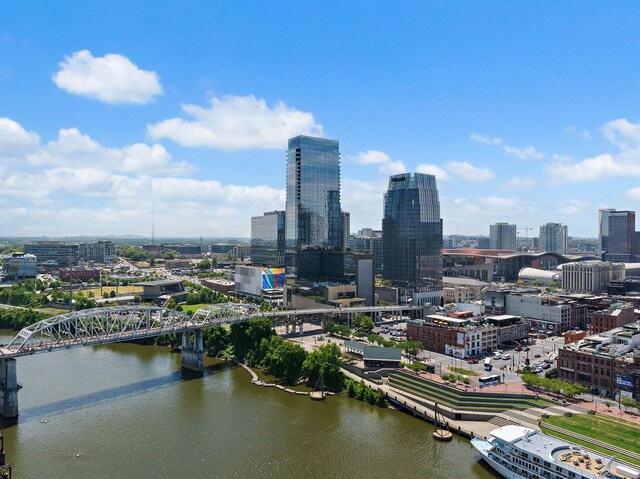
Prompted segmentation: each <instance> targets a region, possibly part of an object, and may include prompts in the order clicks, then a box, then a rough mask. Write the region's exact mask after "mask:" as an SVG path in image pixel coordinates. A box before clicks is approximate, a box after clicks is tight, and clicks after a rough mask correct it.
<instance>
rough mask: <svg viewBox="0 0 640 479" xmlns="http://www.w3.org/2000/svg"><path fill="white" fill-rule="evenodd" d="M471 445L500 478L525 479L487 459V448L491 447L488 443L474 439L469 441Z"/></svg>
mask: <svg viewBox="0 0 640 479" xmlns="http://www.w3.org/2000/svg"><path fill="white" fill-rule="evenodd" d="M471 445H472V446H473V447H474V448H475V449H476V450H477V451H478V452H479V453H480V454H481V455H482V458H483V459H484V460H485V461H487V463H488V464H489V465H490V466H491V467H492V468H493V469H494V470H495V471H496V472H497V473H498V474H500V475H501V476H502V477H506V478H507V479H526V478H525V477H524V476H521V475H520V474H518V473H516V472H514V471H510V470H509V469H507V468H506V467H504V466H503V465H502V464H498V463H497V462H496V461H494V460H493V459H491V458H490V457H489V447H491V444H490V443H489V441H485V440H483V439H478V438H474V439H472V440H471Z"/></svg>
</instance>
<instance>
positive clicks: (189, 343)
mask: <svg viewBox="0 0 640 479" xmlns="http://www.w3.org/2000/svg"><path fill="white" fill-rule="evenodd" d="M180 360H181V366H182V369H188V370H189V371H193V372H196V373H202V372H204V346H203V343H202V330H201V329H196V330H195V331H185V332H184V333H182V351H181V354H180Z"/></svg>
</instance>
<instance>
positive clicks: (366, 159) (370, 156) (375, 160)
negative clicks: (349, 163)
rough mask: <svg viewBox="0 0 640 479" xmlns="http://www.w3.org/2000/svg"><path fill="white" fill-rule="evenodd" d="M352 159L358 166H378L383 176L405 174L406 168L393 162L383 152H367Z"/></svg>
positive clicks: (395, 161) (401, 163)
mask: <svg viewBox="0 0 640 479" xmlns="http://www.w3.org/2000/svg"><path fill="white" fill-rule="evenodd" d="M353 159H354V160H355V162H356V163H358V164H360V165H378V171H379V172H380V173H381V174H383V175H397V174H400V173H406V172H407V167H406V166H405V164H404V163H403V162H402V161H400V160H393V159H392V158H391V157H390V156H389V155H388V154H386V153H384V152H383V151H378V150H369V151H364V152H360V153H358V154H357V155H356V156H355V158H353Z"/></svg>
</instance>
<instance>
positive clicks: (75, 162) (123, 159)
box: [26, 128, 192, 175]
mask: <svg viewBox="0 0 640 479" xmlns="http://www.w3.org/2000/svg"><path fill="white" fill-rule="evenodd" d="M26 160H27V162H28V163H29V164H32V165H40V166H45V167H47V166H49V167H50V166H77V167H83V166H87V165H88V164H91V165H99V166H100V167H101V168H103V169H105V170H109V171H119V172H139V173H147V174H169V173H171V174H176V175H183V174H186V173H188V172H189V171H191V169H192V168H191V166H190V165H189V164H188V163H186V162H176V161H174V160H173V158H172V157H171V155H170V154H169V152H168V151H167V150H166V149H165V148H164V147H163V146H162V145H160V144H157V143H156V144H153V145H147V144H144V143H135V144H132V145H127V146H125V147H123V148H113V147H105V146H102V145H100V144H99V143H98V142H96V141H95V140H93V139H92V138H91V137H89V135H85V134H82V133H81V132H80V131H79V130H78V129H77V128H68V129H62V130H60V132H59V133H58V138H57V139H56V140H54V141H51V142H49V143H47V144H46V145H43V146H41V147H40V148H38V149H37V150H36V151H34V152H32V153H30V154H28V155H27V156H26Z"/></svg>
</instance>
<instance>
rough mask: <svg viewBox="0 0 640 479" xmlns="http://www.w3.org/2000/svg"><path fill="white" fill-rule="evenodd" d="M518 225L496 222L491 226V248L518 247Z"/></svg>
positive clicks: (510, 248) (513, 248) (511, 248)
mask: <svg viewBox="0 0 640 479" xmlns="http://www.w3.org/2000/svg"><path fill="white" fill-rule="evenodd" d="M516 236H517V235H516V225H510V224H509V223H496V224H494V225H491V226H489V247H490V249H509V250H513V251H515V249H516Z"/></svg>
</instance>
